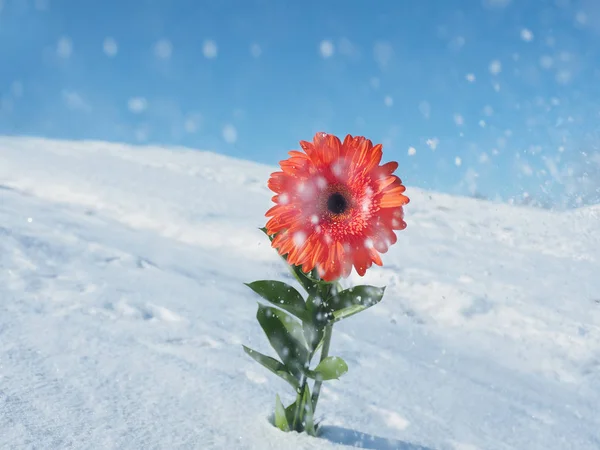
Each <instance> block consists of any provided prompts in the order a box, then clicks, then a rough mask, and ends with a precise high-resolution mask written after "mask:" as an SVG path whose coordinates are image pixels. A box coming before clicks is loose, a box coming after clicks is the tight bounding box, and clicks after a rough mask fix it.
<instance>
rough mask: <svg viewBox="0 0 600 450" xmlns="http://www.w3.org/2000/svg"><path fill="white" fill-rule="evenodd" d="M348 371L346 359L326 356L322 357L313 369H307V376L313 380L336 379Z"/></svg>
mask: <svg viewBox="0 0 600 450" xmlns="http://www.w3.org/2000/svg"><path fill="white" fill-rule="evenodd" d="M346 372H348V365H347V364H346V361H344V360H343V359H342V358H339V357H337V356H328V357H327V358H325V359H323V361H321V362H320V363H319V364H318V365H317V367H315V369H314V370H309V371H308V372H307V374H306V375H307V376H308V377H310V378H312V379H314V380H323V381H327V380H337V379H339V378H340V377H341V376H342V375H344V374H345V373H346Z"/></svg>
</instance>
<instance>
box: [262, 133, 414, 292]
mask: <svg viewBox="0 0 600 450" xmlns="http://www.w3.org/2000/svg"><path fill="white" fill-rule="evenodd" d="M300 146H301V147H302V149H303V150H304V152H305V153H303V152H299V151H295V150H294V151H291V152H289V155H290V158H288V159H286V160H284V161H281V162H280V165H281V169H282V171H281V172H274V173H272V174H271V178H270V179H269V189H271V190H272V191H273V192H275V193H276V194H277V195H275V196H274V197H273V201H274V202H275V203H276V205H275V206H273V207H272V208H271V209H269V211H267V213H266V214H265V215H266V216H267V217H270V219H269V221H268V222H267V233H268V234H269V235H271V236H272V235H274V234H276V236H275V238H274V239H273V242H272V246H273V247H274V248H276V249H277V250H278V252H279V254H281V255H286V254H287V260H288V262H289V263H290V264H294V265H301V266H302V270H303V271H304V272H309V271H311V270H312V269H313V268H315V267H316V268H317V270H318V272H319V275H320V277H321V278H322V279H323V280H325V281H333V280H336V279H338V278H339V277H341V276H342V277H347V276H348V275H349V274H350V272H351V270H352V266H354V267H355V268H356V272H357V273H358V274H359V275H360V276H363V275H364V274H365V272H366V270H367V269H368V268H369V267H371V265H372V263H375V264H377V265H382V261H381V257H380V255H379V254H380V253H385V252H386V251H387V250H388V248H389V247H390V245H392V244H394V243H395V242H396V234H395V233H394V230H403V229H404V228H406V223H405V222H404V220H403V218H404V212H403V209H402V206H403V205H406V204H407V203H408V202H409V199H408V197H406V196H405V195H402V193H403V192H404V191H405V189H406V188H405V187H404V186H403V185H402V181H401V180H400V179H399V178H398V177H397V176H395V175H392V173H393V172H394V171H395V170H396V168H397V167H398V163H397V162H388V163H386V164H383V165H379V163H380V162H381V157H382V148H383V147H382V145H381V144H378V145H375V146H373V143H372V142H371V141H370V140H368V139H365V138H364V137H362V136H356V137H352V136H350V135H348V136H346V138H345V139H344V142H343V143H342V142H340V140H339V139H338V138H337V137H336V136H333V135H331V134H326V133H317V134H316V135H315V137H314V139H313V142H312V143H311V142H306V141H300Z"/></svg>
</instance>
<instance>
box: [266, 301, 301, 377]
mask: <svg viewBox="0 0 600 450" xmlns="http://www.w3.org/2000/svg"><path fill="white" fill-rule="evenodd" d="M256 318H257V319H258V322H259V323H260V326H261V327H262V329H263V330H264V332H265V334H266V335H267V338H268V339H269V342H270V343H271V346H272V347H273V348H274V349H275V351H276V352H277V354H278V355H279V357H280V358H281V360H282V361H283V364H285V366H286V367H287V368H288V370H289V371H290V372H291V373H292V374H294V375H295V376H296V377H299V376H300V374H301V373H302V372H303V371H304V369H305V367H306V365H307V364H308V356H309V355H308V350H307V349H306V346H305V343H304V342H303V341H304V336H303V333H302V327H301V325H300V323H299V322H298V321H296V320H294V319H293V318H292V317H291V316H289V315H288V314H287V313H286V312H284V311H282V310H280V309H275V308H271V307H270V306H264V305H258V311H257V313H256Z"/></svg>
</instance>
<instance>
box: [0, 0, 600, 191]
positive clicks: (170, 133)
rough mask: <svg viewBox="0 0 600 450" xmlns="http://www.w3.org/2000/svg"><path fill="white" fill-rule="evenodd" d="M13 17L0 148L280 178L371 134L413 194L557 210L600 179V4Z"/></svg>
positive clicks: (465, 2) (289, 5) (160, 4)
mask: <svg viewBox="0 0 600 450" xmlns="http://www.w3.org/2000/svg"><path fill="white" fill-rule="evenodd" d="M0 5H1V6H0V67H1V70H0V134H10V135H38V136H47V137H55V138H69V139H70V138H73V139H103V140H111V141H123V142H131V143H152V144H168V145H184V146H189V147H193V148H198V149H206V150H212V151H218V152H221V153H225V154H227V155H231V156H235V157H240V158H245V159H251V160H255V161H259V162H264V163H269V164H275V163H276V162H277V161H279V160H280V159H282V158H285V157H286V153H287V151H288V150H290V149H294V148H297V147H298V145H297V142H298V140H301V139H310V138H311V137H312V136H313V134H314V133H315V132H317V131H327V132H330V133H335V134H338V135H340V136H343V135H345V134H347V133H350V134H360V135H365V136H367V137H369V138H370V139H372V140H373V141H375V142H382V143H383V144H384V152H385V158H386V159H388V160H390V159H394V160H398V161H399V162H400V169H399V175H400V176H401V177H402V178H403V180H404V181H405V182H406V183H407V184H409V185H415V186H420V187H423V188H428V189H435V190H439V191H444V192H451V193H461V194H469V193H471V194H472V193H478V194H482V195H486V196H488V197H491V198H495V197H500V198H502V199H504V200H507V199H510V198H515V197H517V198H518V197H522V196H523V195H528V194H529V195H532V196H535V197H539V198H547V199H548V198H550V199H552V201H553V202H558V203H560V202H564V198H563V197H564V196H562V193H564V192H568V197H569V202H571V203H572V202H573V201H575V200H576V198H577V197H578V196H579V195H580V192H579V190H581V189H582V187H581V186H583V185H582V184H581V183H580V184H577V180H576V174H577V173H580V172H582V170H584V169H582V167H589V164H590V162H592V163H593V162H594V161H598V166H599V167H600V158H598V153H597V149H596V147H595V141H596V139H595V138H596V134H597V130H598V119H599V107H598V105H600V83H599V81H600V5H597V4H596V3H595V1H594V0H582V1H575V0H572V1H569V0H556V1H555V0H552V1H549V0H520V1H517V0H512V1H510V0H447V1H441V0H422V1H400V0H396V1H394V0H389V1H375V0H373V1H369V2H367V1H366V0H364V1H363V0H330V1H325V0H323V1H316V0H307V1H302V2H291V1H290V2H287V1H276V0H235V1H234V0H196V1H192V0H179V1H176V0H172V1H167V0H162V1H161V0H153V1H150V0H136V1H134V0H119V1H116V0H105V1H102V2H99V1H97V2H94V1H91V0H86V1H84V0H77V1H76V0H0ZM582 151H585V152H586V154H585V155H582V154H581V152H582ZM599 173H600V172H599ZM588 181H589V180H588ZM599 184H600V183H599ZM585 186H587V187H586V189H589V188H590V183H587V184H585ZM559 197H561V199H562V200H560V201H558V200H557V199H558V198H559ZM565 198H566V197H565ZM590 198H592V199H593V197H590V196H589V195H588V197H587V198H586V199H584V201H588V202H589V201H590V200H589V199H590Z"/></svg>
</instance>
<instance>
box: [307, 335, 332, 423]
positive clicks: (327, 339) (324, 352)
mask: <svg viewBox="0 0 600 450" xmlns="http://www.w3.org/2000/svg"><path fill="white" fill-rule="evenodd" d="M332 334H333V324H330V325H326V326H325V336H324V337H323V348H322V349H321V361H323V360H324V359H325V358H327V357H328V356H329V347H330V345H331V335H332ZM321 384H323V380H316V381H315V385H314V387H313V392H312V397H311V401H312V409H313V413H314V412H315V410H316V408H317V402H318V401H319V394H320V393H321Z"/></svg>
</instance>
